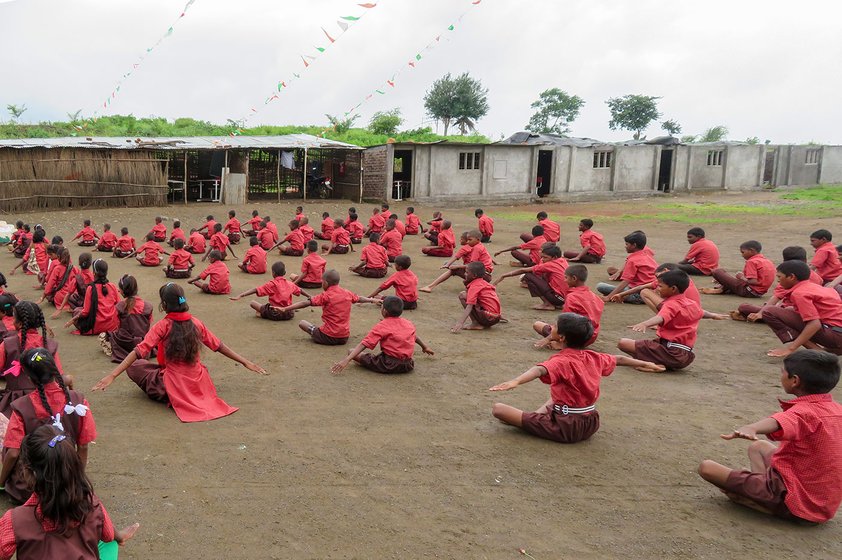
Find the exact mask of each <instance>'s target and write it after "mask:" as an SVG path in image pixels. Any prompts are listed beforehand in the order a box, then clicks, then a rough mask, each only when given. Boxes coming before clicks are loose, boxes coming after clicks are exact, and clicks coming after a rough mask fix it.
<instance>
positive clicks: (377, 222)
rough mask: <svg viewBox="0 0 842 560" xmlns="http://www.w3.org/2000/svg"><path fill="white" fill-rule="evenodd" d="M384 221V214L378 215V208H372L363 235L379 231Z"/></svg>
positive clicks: (366, 235)
mask: <svg viewBox="0 0 842 560" xmlns="http://www.w3.org/2000/svg"><path fill="white" fill-rule="evenodd" d="M385 223H386V216H381V215H380V208H373V209H372V210H371V218H369V219H368V228H366V230H365V234H364V235H365V237H368V236H369V235H371V234H372V233H380V232H381V231H383V224H385Z"/></svg>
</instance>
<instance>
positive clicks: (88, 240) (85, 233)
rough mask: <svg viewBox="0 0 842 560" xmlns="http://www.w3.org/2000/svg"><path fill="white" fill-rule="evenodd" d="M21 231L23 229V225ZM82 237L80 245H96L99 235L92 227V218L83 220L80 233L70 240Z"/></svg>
mask: <svg viewBox="0 0 842 560" xmlns="http://www.w3.org/2000/svg"><path fill="white" fill-rule="evenodd" d="M20 231H23V229H22V225H21V230H20ZM80 237H81V238H82V239H80V240H79V246H80V247H93V246H94V245H96V242H97V240H98V239H99V236H98V235H97V234H96V232H95V231H94V228H92V227H91V221H90V220H85V221H84V222H82V229H81V230H80V231H79V233H77V234H76V237H74V238H73V239H71V240H70V241H71V242H73V241H76V240H77V239H79V238H80Z"/></svg>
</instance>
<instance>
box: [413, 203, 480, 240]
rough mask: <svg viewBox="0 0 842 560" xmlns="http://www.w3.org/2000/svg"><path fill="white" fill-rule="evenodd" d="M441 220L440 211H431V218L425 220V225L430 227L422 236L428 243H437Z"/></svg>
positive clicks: (442, 219)
mask: <svg viewBox="0 0 842 560" xmlns="http://www.w3.org/2000/svg"><path fill="white" fill-rule="evenodd" d="M443 221H444V218H443V217H442V215H441V212H439V211H435V212H433V219H432V220H430V221H429V222H427V225H428V226H430V227H429V228H427V232H426V233H425V234H424V238H425V239H427V240H428V241H429V242H430V245H438V244H439V241H438V236H439V232H440V231H441V224H442V222H443ZM480 237H482V236H480Z"/></svg>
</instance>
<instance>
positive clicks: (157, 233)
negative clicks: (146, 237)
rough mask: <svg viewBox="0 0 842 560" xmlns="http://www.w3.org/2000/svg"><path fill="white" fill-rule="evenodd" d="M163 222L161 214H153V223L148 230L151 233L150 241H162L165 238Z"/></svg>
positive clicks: (165, 229)
mask: <svg viewBox="0 0 842 560" xmlns="http://www.w3.org/2000/svg"><path fill="white" fill-rule="evenodd" d="M163 222H164V219H163V218H162V217H161V216H155V225H154V226H152V229H151V230H150V231H149V233H151V234H152V241H157V242H158V243H163V242H164V241H166V240H167V226H165V225H164V223H163Z"/></svg>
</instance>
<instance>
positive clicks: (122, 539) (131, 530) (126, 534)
mask: <svg viewBox="0 0 842 560" xmlns="http://www.w3.org/2000/svg"><path fill="white" fill-rule="evenodd" d="M139 528H140V523H135V524H133V525H129V526H128V527H126V528H124V529H121V530H119V531H114V540H115V541H117V544H119V545H120V546H123V545H124V544H126V542H127V541H130V540H131V539H132V537H134V534H135V533H137V530H138V529H139Z"/></svg>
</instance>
